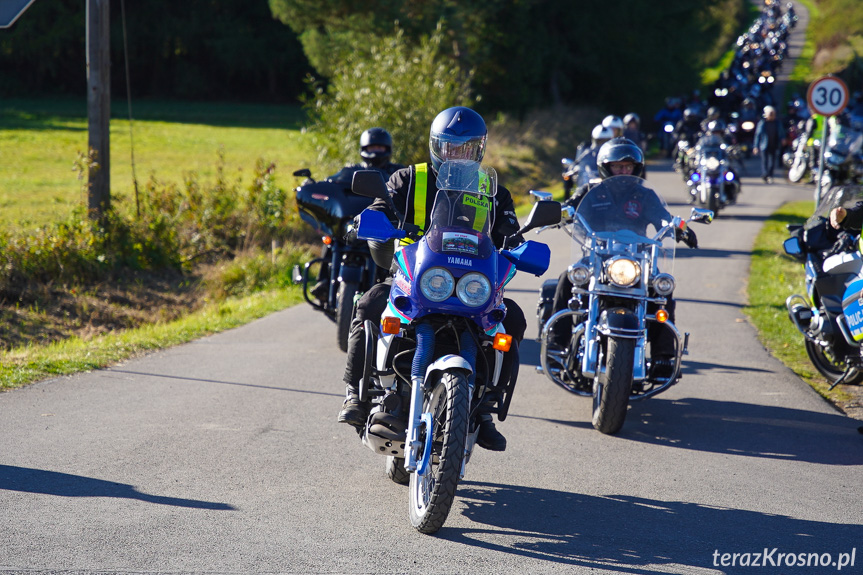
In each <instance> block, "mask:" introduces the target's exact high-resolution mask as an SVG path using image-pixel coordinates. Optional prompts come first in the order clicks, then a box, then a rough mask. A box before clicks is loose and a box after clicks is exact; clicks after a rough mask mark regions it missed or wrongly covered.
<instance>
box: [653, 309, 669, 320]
mask: <svg viewBox="0 0 863 575" xmlns="http://www.w3.org/2000/svg"><path fill="white" fill-rule="evenodd" d="M656 321H658V322H659V323H665V322H666V321H668V312H667V311H665V310H664V309H660V310H657V311H656Z"/></svg>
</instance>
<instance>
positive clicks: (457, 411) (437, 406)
mask: <svg viewBox="0 0 863 575" xmlns="http://www.w3.org/2000/svg"><path fill="white" fill-rule="evenodd" d="M469 408H470V397H469V396H468V382H467V377H466V376H465V375H464V374H463V373H461V372H455V371H453V372H444V373H443V374H441V376H440V378H439V379H438V381H437V383H436V384H434V386H433V387H432V392H431V393H430V394H428V395H427V396H426V400H425V402H424V405H423V412H424V413H430V414H431V416H432V422H433V424H432V429H431V430H429V429H426V428H423V429H422V430H421V433H420V438H419V439H420V443H421V444H422V445H426V435H425V434H427V433H428V432H429V431H431V433H432V434H433V437H432V441H431V449H432V453H430V454H428V455H429V465H428V466H427V469H426V470H425V473H424V474H423V475H420V474H419V472H418V471H414V472H413V473H411V475H410V488H409V489H410V518H411V525H413V526H414V527H415V528H416V530H417V531H419V532H421V533H435V532H436V531H438V530H439V529H440V528H441V527H443V524H444V522H445V521H446V518H447V515H449V510H450V508H451V507H452V504H453V501H454V500H455V490H456V487H457V486H458V480H459V476H460V474H461V465H462V461H463V459H464V449H465V441H466V439H467V429H468V416H469ZM421 450H422V448H421ZM425 455H426V454H425V453H422V452H421V453H419V454H418V457H417V460H422V459H423V456H425Z"/></svg>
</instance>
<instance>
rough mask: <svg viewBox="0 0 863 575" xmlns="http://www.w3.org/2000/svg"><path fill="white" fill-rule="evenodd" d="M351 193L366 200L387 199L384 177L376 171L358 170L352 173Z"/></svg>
mask: <svg viewBox="0 0 863 575" xmlns="http://www.w3.org/2000/svg"><path fill="white" fill-rule="evenodd" d="M351 191H352V192H353V193H355V194H357V195H359V196H364V197H366V198H386V197H388V194H387V184H386V182H384V176H383V174H381V173H380V172H379V171H377V170H359V171H357V172H354V177H353V179H352V180H351Z"/></svg>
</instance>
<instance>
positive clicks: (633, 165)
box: [550, 138, 698, 376]
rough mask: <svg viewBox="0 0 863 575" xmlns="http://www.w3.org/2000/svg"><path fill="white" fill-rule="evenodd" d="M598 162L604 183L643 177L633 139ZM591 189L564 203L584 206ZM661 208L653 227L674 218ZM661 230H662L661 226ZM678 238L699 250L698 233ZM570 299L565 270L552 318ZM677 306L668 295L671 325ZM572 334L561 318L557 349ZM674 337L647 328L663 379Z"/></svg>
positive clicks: (607, 150) (608, 149)
mask: <svg viewBox="0 0 863 575" xmlns="http://www.w3.org/2000/svg"><path fill="white" fill-rule="evenodd" d="M597 163H598V165H599V173H600V175H601V176H602V179H603V180H605V179H607V178H610V177H612V176H620V175H632V176H636V177H641V173H642V169H643V168H644V154H643V153H642V151H641V149H640V148H639V147H638V146H637V145H635V143H634V142H632V141H631V140H627V139H626V138H614V139H612V140H609V141H608V143H606V144H605V145H603V146H602V148H601V149H600V150H599V155H598V157H597ZM591 187H593V186H591V185H590V184H585V185H584V186H581V187H580V188H579V189H578V191H577V192H576V193H575V194H574V195H573V196H572V197H571V198H570V199H569V200H567V201H566V202H564V205H567V206H572V207H573V208H576V209H577V208H578V204H579V203H581V200H582V199H583V198H584V196H585V195H586V194H587V192H588V191H589V190H590V188H591ZM659 207H660V206H657V207H656V208H657V209H656V210H655V213H654V214H652V215H653V217H652V218H648V219H650V220H656V222H655V223H654V227H657V226H656V224H658V223H659V220H662V219H665V220H666V221H671V218H672V216H671V214H669V213H668V211H667V210H666V209H664V208H663V209H661V211H660V210H659V209H658V208H659ZM644 211H645V212H646V211H647V210H646V209H645V210H644ZM642 215H645V214H642ZM659 227H661V224H660V225H659ZM657 229H658V227H657ZM675 239H676V240H677V241H682V242H684V243H686V245H687V246H689V247H690V248H697V247H698V238H697V237H696V236H695V232H694V231H693V230H692V229H690V228H688V227H687V228H685V229H683V230H678V231H677V232H676V237H675ZM571 297H572V282H570V280H569V276H568V275H567V272H566V270H564V272H563V273H562V274H560V277H559V278H558V281H557V289H556V290H555V292H554V303H553V304H552V305H553V307H552V311H551V315H554V314H555V313H557V312H559V311H561V310H563V309H566V308H567V307H568V302H569V300H570V298H571ZM675 307H676V303H675V301H674V297H673V294H672V295H669V296H668V298H667V302H666V308H665V309H666V311H668V317H669V320H670V321H671V322H672V323H673V322H674V310H675ZM571 335H572V317H571V316H570V317H564V318H561V319H560V320H558V321H557V322H556V323H555V324H554V329H553V333H552V340H551V342H550V343H551V344H552V345H553V346H555V347H557V348H558V349H565V348H566V347H567V345H568V344H569V339H570V336H571ZM671 337H672V336H671V334H669V333H668V331H667V330H662V329H656V330H651V329H648V339H649V341H650V342H651V350H652V354H653V357H654V362H653V365H654V369H655V370H654V372H653V373H654V375H657V376H662V375H664V374H665V373H670V372H671V369H672V368H673V365H674V362H673V360H672V358H673V356H674V342H673V340H671V339H670V338H671Z"/></svg>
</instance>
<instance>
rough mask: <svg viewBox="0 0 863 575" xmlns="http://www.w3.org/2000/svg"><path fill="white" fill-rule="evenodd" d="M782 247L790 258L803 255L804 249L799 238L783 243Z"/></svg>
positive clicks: (789, 239) (792, 238)
mask: <svg viewBox="0 0 863 575" xmlns="http://www.w3.org/2000/svg"><path fill="white" fill-rule="evenodd" d="M782 247H783V248H785V253H786V254H788V255H789V256H793V257H798V256H801V255H803V249H802V248H801V247H800V238H798V237H797V236H793V237H790V238H788V239H787V240H785V241H784V242H783V243H782Z"/></svg>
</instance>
